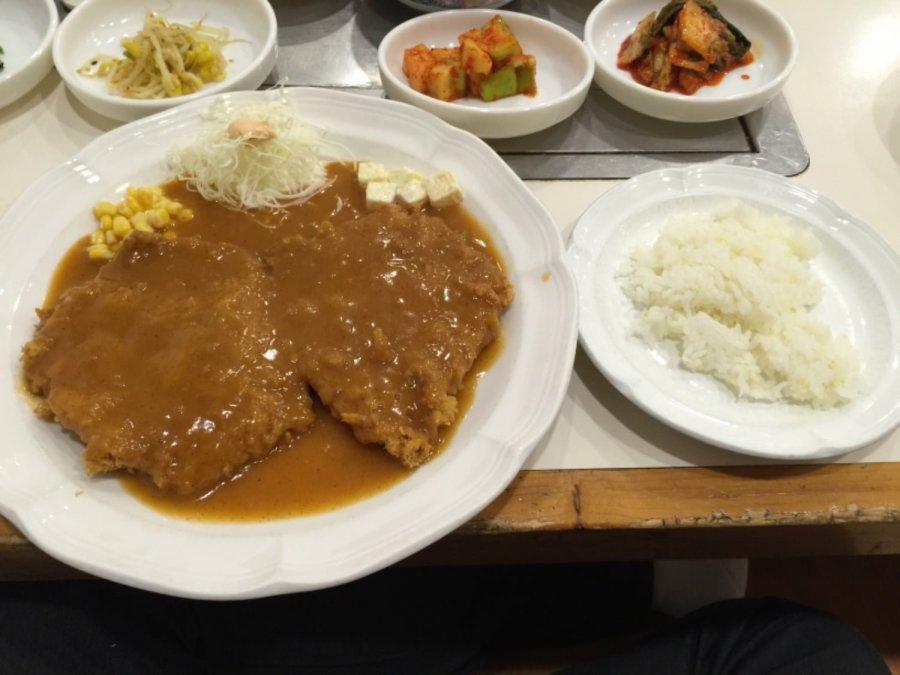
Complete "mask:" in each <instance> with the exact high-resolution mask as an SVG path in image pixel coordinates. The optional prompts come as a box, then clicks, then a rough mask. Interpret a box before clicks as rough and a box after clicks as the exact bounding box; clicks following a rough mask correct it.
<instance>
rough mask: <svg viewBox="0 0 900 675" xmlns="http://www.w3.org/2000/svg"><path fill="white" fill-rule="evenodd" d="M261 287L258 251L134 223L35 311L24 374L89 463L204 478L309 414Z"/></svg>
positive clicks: (302, 423) (229, 469)
mask: <svg viewBox="0 0 900 675" xmlns="http://www.w3.org/2000/svg"><path fill="white" fill-rule="evenodd" d="M270 295H271V278H270V277H269V275H268V274H267V272H266V270H265V267H264V265H263V264H262V262H261V261H260V260H259V259H258V258H257V257H256V256H253V255H251V254H250V253H248V252H246V251H245V250H243V249H241V248H237V247H234V246H230V245H227V244H210V243H205V242H202V241H200V240H197V239H191V238H185V239H175V240H172V241H169V240H165V239H163V238H162V237H159V236H157V235H151V234H143V233H133V234H132V235H131V236H129V237H128V238H127V239H126V240H125V242H124V243H123V245H122V248H121V249H120V250H119V252H118V253H117V254H116V255H115V257H114V258H113V259H112V260H111V261H110V262H109V263H107V264H106V265H105V266H104V267H103V268H101V270H100V272H99V274H98V275H97V277H96V278H95V279H94V280H92V281H89V282H88V283H85V284H83V285H81V286H76V287H74V288H71V289H69V290H68V291H66V292H65V293H64V294H63V295H62V296H61V297H60V298H59V300H58V302H57V303H56V304H55V305H54V306H53V307H52V308H51V309H50V310H48V311H45V312H42V316H41V322H40V325H39V326H38V328H37V331H36V335H35V337H34V339H33V340H31V341H30V342H29V343H28V344H26V345H25V347H24V349H23V353H22V363H23V366H24V375H25V380H26V384H27V386H28V388H29V389H30V390H31V391H32V392H33V393H35V394H37V395H39V396H42V397H44V402H45V405H46V408H47V410H48V411H49V413H50V414H52V415H53V416H54V417H55V418H56V419H57V420H58V421H59V423H60V424H62V425H63V426H64V427H66V428H68V429H71V430H73V431H74V432H75V433H76V434H78V436H79V437H81V439H82V440H83V441H84V443H85V445H86V446H87V448H86V451H85V455H84V457H85V462H86V465H87V471H88V473H91V474H94V473H100V472H106V471H113V470H116V469H127V470H129V471H137V472H143V473H146V474H148V475H150V476H151V477H152V479H153V481H154V482H155V483H156V484H157V485H158V486H160V487H164V488H172V489H175V490H177V491H178V492H181V493H193V492H196V491H198V490H202V489H204V488H207V487H211V486H212V485H214V484H215V483H217V482H218V481H220V480H221V479H223V478H226V477H228V476H231V475H232V474H234V473H235V472H236V471H237V470H238V469H239V468H240V467H241V466H242V465H243V464H245V463H246V462H248V461H249V460H251V459H254V458H257V457H261V456H264V455H266V454H268V453H269V452H270V451H271V450H272V449H273V448H274V447H275V445H276V444H277V443H278V441H279V440H280V439H281V438H282V437H284V436H285V434H286V433H287V432H289V431H293V432H301V431H304V430H305V429H306V428H307V427H309V425H310V424H311V423H312V421H313V412H312V406H311V399H310V397H309V395H308V392H307V390H306V388H305V385H304V384H303V383H302V381H301V380H299V379H298V378H297V377H296V376H295V375H294V373H293V372H292V371H291V370H290V369H289V366H288V363H287V360H286V359H285V358H284V356H283V354H282V352H281V349H280V345H279V344H278V343H277V342H276V338H275V333H274V329H273V325H272V323H271V320H270V317H269V315H268V305H267V302H268V299H269V297H270Z"/></svg>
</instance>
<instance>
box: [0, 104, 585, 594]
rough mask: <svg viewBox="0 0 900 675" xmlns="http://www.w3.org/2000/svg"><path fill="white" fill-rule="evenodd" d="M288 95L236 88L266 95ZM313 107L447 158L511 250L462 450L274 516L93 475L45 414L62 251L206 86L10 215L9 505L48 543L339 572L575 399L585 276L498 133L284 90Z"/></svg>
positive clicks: (360, 131)
mask: <svg viewBox="0 0 900 675" xmlns="http://www.w3.org/2000/svg"><path fill="white" fill-rule="evenodd" d="M275 95H277V94H276V92H240V93H236V94H225V95H223V96H224V97H225V98H227V99H228V100H231V101H250V100H261V99H263V98H264V97H266V96H275ZM284 95H285V96H286V97H287V98H288V99H289V101H290V102H291V103H292V104H294V105H295V106H296V108H297V110H298V112H299V113H300V115H301V116H302V117H303V118H304V119H306V120H307V121H309V122H311V123H313V124H316V125H318V126H320V127H322V128H325V129H327V130H328V132H329V137H330V138H331V139H332V140H334V141H337V142H338V143H341V144H343V145H344V146H346V147H347V148H348V149H349V150H350V151H352V152H353V153H354V155H355V156H356V157H357V158H360V159H361V158H370V159H372V160H376V161H378V162H383V163H385V164H388V165H406V166H410V167H413V168H414V169H417V170H419V171H423V172H428V171H433V170H437V169H448V170H450V171H452V172H453V173H454V174H455V176H456V177H457V179H458V181H459V183H460V185H461V186H462V188H463V190H464V192H465V202H464V203H465V206H466V207H467V208H468V209H469V210H470V211H471V212H472V213H473V214H474V215H475V216H476V217H477V218H479V219H480V220H481V221H482V222H483V223H484V225H485V227H486V229H487V230H488V231H489V232H490V234H491V235H492V236H493V238H494V241H495V242H496V244H497V246H498V248H499V250H500V251H501V253H502V254H503V256H504V258H505V260H506V263H507V268H508V273H509V276H510V279H511V281H512V284H513V286H514V288H515V293H516V297H515V300H514V301H513V303H512V305H511V306H510V308H509V310H508V311H507V312H506V314H505V315H504V318H503V326H504V334H505V345H504V349H503V351H502V353H501V355H500V357H499V359H498V360H497V361H496V363H495V364H494V366H493V367H492V368H491V369H490V370H489V371H488V373H487V374H486V375H485V376H484V377H483V379H482V380H481V382H480V384H479V386H478V390H477V392H476V396H475V400H474V403H473V404H472V407H471V409H470V410H469V412H468V413H467V414H466V416H465V418H464V419H463V421H462V423H461V424H460V426H459V428H458V430H457V432H456V434H455V436H454V438H453V441H452V442H451V443H450V445H449V447H447V449H446V450H445V451H444V452H443V453H441V454H440V455H439V456H438V457H437V458H435V460H434V461H432V462H430V463H428V464H426V465H425V466H423V467H421V468H420V469H418V470H417V471H415V472H414V473H413V474H412V475H411V476H410V477H409V478H408V479H406V480H404V481H402V482H401V483H399V484H397V485H396V486H394V487H393V488H391V489H389V490H387V491H386V492H382V493H380V494H378V495H376V496H374V497H372V498H370V499H366V500H364V501H361V502H357V503H355V504H352V505H350V506H347V507H345V508H341V509H338V510H335V511H331V512H327V513H323V514H320V515H313V516H308V517H298V518H291V519H285V520H278V521H271V522H265V523H239V524H211V523H201V522H191V521H186V520H178V519H173V518H170V517H167V516H164V515H161V514H160V513H158V512H156V511H153V510H151V509H149V508H148V507H146V506H144V505H143V504H141V503H140V502H138V501H136V500H135V499H134V498H132V497H131V496H129V495H128V494H126V492H125V491H124V490H123V488H122V487H121V486H120V484H119V483H118V481H116V480H115V479H112V478H89V477H87V476H86V475H85V474H84V467H83V462H82V459H81V454H82V450H83V448H82V446H81V444H80V443H78V442H77V441H76V440H75V439H74V438H73V437H72V436H71V435H70V434H67V433H65V432H63V431H62V430H61V428H60V427H59V426H58V425H56V424H51V423H48V422H45V421H43V420H40V419H38V418H37V417H35V415H34V414H33V413H32V411H31V410H30V408H29V406H28V405H27V404H26V402H25V400H23V398H22V396H21V395H20V394H19V392H18V391H17V389H18V387H19V382H20V377H21V375H20V365H19V352H20V350H21V348H22V345H23V343H25V342H26V341H27V340H28V339H29V338H30V336H31V335H32V334H33V330H34V324H35V315H34V308H35V307H37V306H39V305H40V304H41V302H42V299H43V296H44V293H45V291H46V289H47V285H48V282H49V280H50V276H51V274H52V272H53V268H54V266H55V264H56V263H57V262H58V261H59V259H60V257H61V256H62V254H63V253H64V252H65V251H66V249H67V248H68V247H69V246H70V245H71V244H72V243H73V242H74V241H75V240H76V239H77V238H78V237H79V236H82V235H84V234H86V233H88V232H89V231H90V230H91V228H92V223H93V217H92V215H91V206H92V204H94V203H95V202H96V201H98V200H101V199H110V198H111V197H114V196H115V195H116V194H117V193H118V194H121V193H122V192H123V191H124V189H125V186H126V185H127V184H138V185H146V184H153V183H157V182H160V181H163V180H166V179H167V178H169V173H168V171H167V170H166V168H165V164H164V157H165V153H166V151H167V150H168V149H169V148H170V147H171V146H172V145H173V144H178V143H183V142H186V141H188V140H189V139H192V138H193V137H194V136H195V134H196V132H197V129H198V125H199V122H200V114H201V113H202V112H203V111H204V110H205V109H206V107H207V105H209V101H208V100H202V101H195V102H193V103H190V104H187V105H185V106H182V107H179V108H175V109H173V110H170V111H166V112H163V113H160V114H158V115H155V116H153V117H148V118H145V119H143V120H140V121H137V122H134V123H132V124H129V125H127V126H123V127H120V128H118V129H116V130H114V131H111V132H109V133H107V134H106V135H104V136H102V137H100V138H99V139H97V140H96V141H94V142H93V143H91V144H90V145H88V146H87V147H86V148H85V149H84V150H83V151H81V152H80V153H79V154H78V156H77V157H75V158H73V159H71V160H70V161H68V162H66V163H65V164H63V165H61V166H59V167H57V168H56V169H54V170H52V171H50V172H49V173H47V174H45V175H44V176H43V177H42V178H40V179H39V180H38V181H37V182H36V183H34V184H33V185H32V186H31V187H30V188H29V189H28V190H27V191H26V192H25V193H24V194H23V195H22V196H21V197H20V198H19V199H18V200H17V201H16V202H15V203H14V204H13V205H12V207H10V209H9V211H7V213H6V214H5V216H4V217H3V218H2V220H0V325H2V326H3V331H2V334H0V354H2V368H0V426H2V428H3V429H4V442H3V443H2V444H0V513H2V514H3V515H4V516H5V517H7V518H9V519H10V520H11V521H12V522H13V523H14V524H15V525H16V526H17V527H19V528H21V529H22V530H23V532H24V533H25V535H26V536H27V537H28V538H29V539H30V540H31V541H33V542H34V543H35V544H37V545H38V546H39V547H40V548H42V549H43V550H44V551H46V552H47V553H49V554H50V555H52V556H54V557H56V558H58V559H60V560H62V561H63V562H65V563H68V564H70V565H72V566H74V567H77V568H79V569H81V570H84V571H86V572H90V573H92V574H96V575H99V576H102V577H106V578H108V579H112V580H114V581H118V582H122V583H126V584H130V585H133V586H137V587H140V588H144V589H148V590H153V591H159V592H163V593H170V594H176V595H181V596H188V597H195V598H247V597H257V596H265V595H273V594H278V593H288V592H293V591H301V590H309V589H315V588H321V587H325V586H330V585H334V584H338V583H342V582H345V581H349V580H352V579H354V578H357V577H360V576H363V575H365V574H367V573H370V572H373V571H376V570H378V569H380V568H383V567H385V566H387V565H389V564H391V563H393V562H395V561H397V560H399V559H401V558H404V557H406V556H408V555H410V554H411V553H414V552H416V551H418V550H419V549H421V548H423V547H425V546H427V545H428V544H430V543H431V542H433V541H435V540H436V539H438V538H440V537H442V536H443V535H445V534H447V533H448V532H450V531H451V530H453V529H454V528H456V527H457V526H459V525H460V524H462V523H463V522H465V521H466V520H467V519H469V518H471V517H472V516H473V515H475V514H476V513H477V512H478V511H479V510H481V509H482V508H483V507H484V506H486V505H487V504H488V503H489V502H490V501H491V500H493V499H494V498H495V497H496V496H497V495H498V494H499V493H500V491H501V490H503V488H504V487H506V485H507V484H508V483H509V482H510V480H512V478H513V477H514V476H515V475H516V473H517V471H518V470H519V468H520V467H521V466H522V463H523V462H524V461H525V459H526V457H527V456H528V454H529V452H530V451H531V450H532V448H533V447H534V445H535V444H536V443H537V441H538V440H539V439H540V438H541V436H543V434H544V433H545V432H546V430H547V429H548V427H549V426H550V424H551V422H552V421H553V418H554V417H555V416H556V413H557V411H558V410H559V407H560V405H561V403H562V399H563V395H564V393H565V390H566V386H567V384H568V381H569V376H570V374H571V369H572V363H573V359H574V353H575V343H576V337H577V320H576V298H575V284H574V280H573V278H572V276H571V273H570V272H569V271H568V268H567V266H566V265H565V263H564V261H563V243H562V239H561V237H560V234H559V231H558V230H557V228H556V226H555V225H554V223H553V221H552V219H551V218H550V216H549V214H548V213H547V211H546V210H545V209H544V208H543V207H542V206H541V204H540V202H538V200H537V199H536V198H535V196H534V195H533V194H532V193H531V192H530V191H529V190H528V189H527V188H526V187H525V185H524V184H523V183H522V181H521V180H519V178H518V177H516V175H515V174H514V173H513V172H512V171H511V170H510V169H509V167H508V166H507V165H506V164H505V163H504V162H503V161H502V160H501V159H500V157H499V156H497V154H496V153H495V152H494V151H493V150H491V149H490V148H489V147H488V146H487V145H486V144H484V143H483V142H481V141H480V140H478V139H477V138H475V137H474V136H472V135H471V134H468V133H466V132H463V131H460V130H458V129H454V128H453V127H451V126H450V125H448V124H445V123H444V122H442V121H440V120H439V119H437V118H436V117H434V116H432V115H429V114H427V113H425V112H422V111H421V110H418V109H416V108H413V107H411V106H407V105H404V104H401V103H396V102H392V101H386V100H380V99H374V98H371V97H368V96H360V95H354V94H348V93H342V92H336V91H331V90H326V89H306V88H294V89H287V90H285V91H284Z"/></svg>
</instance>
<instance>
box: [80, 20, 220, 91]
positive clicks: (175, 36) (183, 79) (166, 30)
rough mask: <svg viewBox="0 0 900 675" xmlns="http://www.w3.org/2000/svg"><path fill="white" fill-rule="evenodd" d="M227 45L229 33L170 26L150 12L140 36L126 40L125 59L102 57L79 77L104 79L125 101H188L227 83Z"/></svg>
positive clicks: (86, 66)
mask: <svg viewBox="0 0 900 675" xmlns="http://www.w3.org/2000/svg"><path fill="white" fill-rule="evenodd" d="M228 42H229V37H228V29H227V28H214V27H212V26H207V25H205V24H204V23H203V22H202V21H195V22H193V23H191V24H190V25H186V24H182V23H174V22H169V21H167V20H166V19H165V18H163V17H162V16H160V15H159V14H156V13H154V12H148V13H147V16H146V18H145V19H144V26H143V28H141V30H140V31H139V32H138V33H137V35H134V36H131V37H126V38H124V39H123V40H122V49H123V56H122V57H115V56H107V55H103V54H100V55H98V56H95V57H94V58H92V59H91V60H90V61H88V62H87V63H85V64H84V65H83V66H82V67H81V68H79V69H78V73H79V74H80V75H86V76H88V77H105V78H106V81H107V84H108V86H109V90H110V91H111V92H113V93H114V94H118V95H119V96H124V97H125V98H141V99H155V98H172V97H175V96H184V95H185V94H192V93H194V92H196V91H199V90H200V89H201V88H202V87H203V85H205V84H208V83H210V82H221V81H222V80H224V79H225V71H226V69H227V67H228V62H227V61H226V59H225V56H224V55H223V54H222V49H223V47H224V46H225V45H226V44H228Z"/></svg>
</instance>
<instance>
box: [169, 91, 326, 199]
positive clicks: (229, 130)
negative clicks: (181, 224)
mask: <svg viewBox="0 0 900 675" xmlns="http://www.w3.org/2000/svg"><path fill="white" fill-rule="evenodd" d="M204 117H205V121H204V124H203V127H202V129H201V130H200V132H199V133H198V134H197V136H196V137H195V138H194V140H193V141H192V142H191V143H190V144H189V145H185V146H183V147H177V148H174V149H173V150H172V151H171V152H170V153H169V158H168V162H169V167H170V168H171V169H172V170H173V171H174V172H175V175H176V176H177V177H178V178H180V179H181V180H184V181H186V182H187V184H188V185H189V186H190V187H191V189H194V190H196V191H197V192H199V193H200V194H201V195H203V197H204V198H206V199H207V200H209V201H215V202H218V203H220V204H224V205H226V206H228V207H230V208H233V209H280V208H285V207H288V206H296V205H299V204H302V203H303V202H305V201H306V200H308V199H310V198H311V197H312V196H314V195H315V194H317V193H318V192H320V191H321V190H322V189H323V188H324V187H325V186H326V184H327V179H326V172H325V165H326V163H327V161H328V159H330V158H334V157H336V156H337V154H339V153H340V152H341V151H343V148H341V147H340V146H338V145H337V144H335V143H331V142H328V141H327V140H326V139H325V135H324V133H323V132H322V131H321V130H320V129H317V128H316V127H313V126H312V125H310V124H307V123H306V122H304V121H303V120H301V119H300V118H299V117H298V116H297V114H296V113H295V112H294V111H293V109H292V108H291V107H290V106H289V105H287V104H285V103H283V102H279V101H271V102H267V103H262V104H252V105H247V106H243V107H239V108H237V109H235V108H233V107H231V106H230V105H229V104H228V102H226V101H222V102H219V103H217V104H214V105H213V106H212V107H211V108H210V109H209V110H208V111H206V113H205V115H204Z"/></svg>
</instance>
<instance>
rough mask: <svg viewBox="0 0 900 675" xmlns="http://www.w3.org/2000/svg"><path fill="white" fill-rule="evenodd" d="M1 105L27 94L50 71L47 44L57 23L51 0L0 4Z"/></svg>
mask: <svg viewBox="0 0 900 675" xmlns="http://www.w3.org/2000/svg"><path fill="white" fill-rule="evenodd" d="M0 7H2V10H3V15H2V17H0V108H2V107H3V106H6V105H9V104H10V103H13V102H14V101H17V100H18V99H20V98H21V97H22V96H23V95H24V94H26V93H28V92H29V91H30V90H31V89H32V88H34V86H35V85H36V84H37V83H38V82H40V81H41V80H42V79H44V76H45V75H46V74H47V73H48V72H50V68H51V67H52V65H53V63H52V61H51V60H50V43H51V41H52V40H53V33H54V32H55V31H56V27H57V26H58V25H59V14H58V13H57V11H56V5H55V4H54V3H53V0H41V1H40V2H37V1H36V0H7V1H6V2H3V3H2V5H0Z"/></svg>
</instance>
